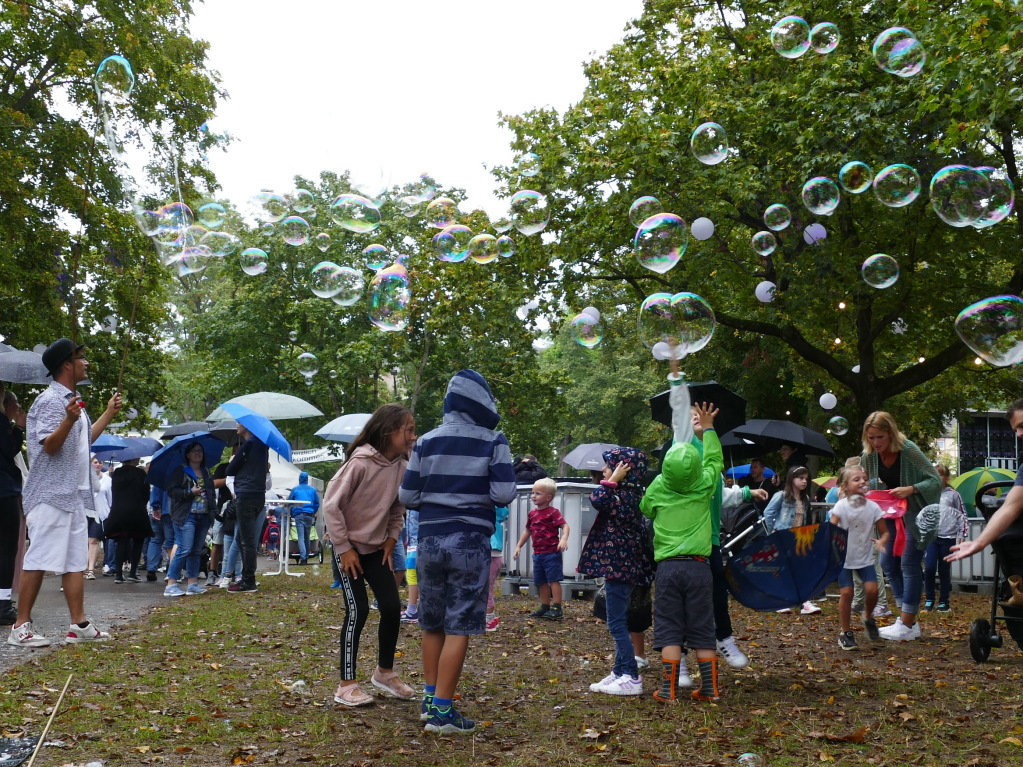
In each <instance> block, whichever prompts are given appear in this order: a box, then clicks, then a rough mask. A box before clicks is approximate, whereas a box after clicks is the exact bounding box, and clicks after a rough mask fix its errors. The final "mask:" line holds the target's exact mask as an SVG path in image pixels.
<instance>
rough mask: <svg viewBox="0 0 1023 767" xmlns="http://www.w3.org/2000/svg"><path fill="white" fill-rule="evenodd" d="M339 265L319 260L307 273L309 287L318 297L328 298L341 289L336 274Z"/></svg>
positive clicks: (337, 273)
mask: <svg viewBox="0 0 1023 767" xmlns="http://www.w3.org/2000/svg"><path fill="white" fill-rule="evenodd" d="M340 270H341V267H340V266H338V265H337V264H335V263H334V262H333V261H321V262H320V263H318V264H317V265H316V266H314V267H313V270H312V272H310V274H309V289H310V290H312V291H313V294H314V295H317V296H319V297H320V298H330V297H331V296H333V295H334V294H336V293H337V292H338V291H339V290H341V287H342V286H341V284H340V283H339V282H338V275H339V273H340Z"/></svg>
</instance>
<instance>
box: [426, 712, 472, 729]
mask: <svg viewBox="0 0 1023 767" xmlns="http://www.w3.org/2000/svg"><path fill="white" fill-rule="evenodd" d="M475 729H476V722H474V721H473V720H472V719H466V718H465V717H464V716H462V715H461V714H459V713H458V712H457V711H455V707H454V706H448V707H447V708H446V709H444V710H443V711H441V709H439V708H437V707H436V706H430V713H429V716H428V717H427V720H426V731H427V732H436V733H440V734H441V735H465V734H468V733H470V732H473V731H474V730H475Z"/></svg>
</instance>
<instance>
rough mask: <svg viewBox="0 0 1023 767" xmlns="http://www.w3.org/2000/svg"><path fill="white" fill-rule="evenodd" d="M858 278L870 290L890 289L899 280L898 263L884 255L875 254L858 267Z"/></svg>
mask: <svg viewBox="0 0 1023 767" xmlns="http://www.w3.org/2000/svg"><path fill="white" fill-rule="evenodd" d="M860 276H861V277H863V281H864V282H865V283H867V284H868V285H870V287H872V288H878V289H881V290H883V289H884V288H890V287H891V286H892V285H894V284H895V283H896V282H898V280H899V262H898V261H896V260H895V259H894V258H892V257H891V256H889V255H886V254H884V253H875V254H874V255H872V256H871V257H870V258H868V259H867V260H866V261H864V262H863V265H862V266H860Z"/></svg>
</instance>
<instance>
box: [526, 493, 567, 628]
mask: <svg viewBox="0 0 1023 767" xmlns="http://www.w3.org/2000/svg"><path fill="white" fill-rule="evenodd" d="M557 490H558V486H557V485H556V484H555V482H554V480H553V479H550V478H544V479H538V480H537V481H536V482H535V483H533V492H532V493H530V495H529V499H530V500H531V501H532V502H533V504H534V505H535V507H536V508H534V509H532V510H530V512H529V516H528V517H527V519H526V529H525V530H523V531H522V535H521V536H520V537H519V542H518V543H517V544H516V546H515V553H514V554H513V558H514V559H518V556H519V551H520V550H521V549H522V547H523V546H524V545H525V543H526V541H528V540H529V539H530V537H532V539H533V583H535V584H536V587H537V588H538V589H539V591H540V609H538V610H536V611H535V612H533V613H531V614H530V617H531V618H547V619H548V620H555V621H556V620H561V619H562V618H563V617H564V615H565V614H564V612H563V611H562V609H561V580H562V578H564V577H565V574H564V572H563V570H562V564H561V552H563V551H564V550H565V549H567V548H568V533H569V529H568V523H567V522H565V518H564V517H563V516H561V512H560V511H558V510H557V509H555V508H554V507H553V506H551V505H550V504H551V501H552V500H554V494H555V493H556V492H557ZM558 530H560V531H561V535H560V536H559V535H558ZM552 601H553V605H552V604H551V603H552Z"/></svg>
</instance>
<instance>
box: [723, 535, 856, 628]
mask: <svg viewBox="0 0 1023 767" xmlns="http://www.w3.org/2000/svg"><path fill="white" fill-rule="evenodd" d="M845 546H846V531H845V530H843V529H841V528H840V527H837V526H835V525H832V524H830V523H827V522H826V523H824V524H820V525H805V526H803V527H794V528H792V529H791V530H776V531H775V532H773V533H771V534H770V535H768V536H766V537H763V538H757V539H756V540H754V541H753V542H751V543H749V544H748V545H747V546H746V547H745V548H744V549H742V551H740V552H739V553H737V554H730V558H729V560H728V562H727V563H726V564H725V580H726V581H727V583H728V590H729V591H731V592H732V596H734V597H735V598H736V600H738V601H739V603H740V604H742V605H745V606H746V607H749V608H750V609H751V610H780V609H782V608H783V607H791V606H792V605H797V604H799V603H800V602H805V601H807V600H809V599H815V598H816V597H819V596H820V595H821V594H823V593H824V590H825V589H826V588H827V587H828V584H830V583H832V582H833V581H834V580H835V579H836V578H837V577H838V573H839V571H840V570H841V569H842V567H843V566H844V565H845Z"/></svg>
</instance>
